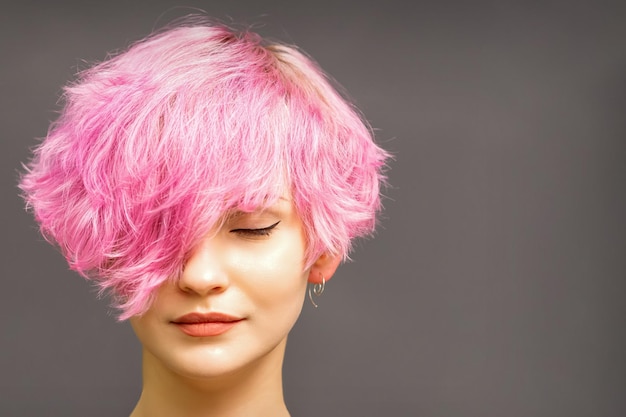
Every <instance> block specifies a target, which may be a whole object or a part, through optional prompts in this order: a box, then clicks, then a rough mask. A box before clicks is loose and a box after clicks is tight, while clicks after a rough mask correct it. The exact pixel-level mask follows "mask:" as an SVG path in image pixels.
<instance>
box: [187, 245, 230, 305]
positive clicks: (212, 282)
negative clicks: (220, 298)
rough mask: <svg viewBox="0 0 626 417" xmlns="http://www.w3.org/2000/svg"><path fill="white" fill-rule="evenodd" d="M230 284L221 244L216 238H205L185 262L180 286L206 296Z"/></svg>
mask: <svg viewBox="0 0 626 417" xmlns="http://www.w3.org/2000/svg"><path fill="white" fill-rule="evenodd" d="M228 285H229V280H228V275H227V273H226V271H225V270H224V268H223V256H221V254H220V251H219V245H218V244H217V242H215V239H204V240H203V241H202V242H200V244H198V246H197V247H196V248H195V249H194V250H193V252H192V253H191V255H190V257H189V258H188V259H187V261H186V262H185V265H184V268H183V271H182V273H181V275H180V279H179V281H178V286H179V288H180V289H181V290H182V291H184V292H186V293H194V294H197V295H201V296H206V295H209V294H211V293H220V292H223V291H225V290H226V288H228Z"/></svg>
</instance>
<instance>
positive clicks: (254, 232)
mask: <svg viewBox="0 0 626 417" xmlns="http://www.w3.org/2000/svg"><path fill="white" fill-rule="evenodd" d="M278 223H280V220H279V221H277V222H276V223H274V224H273V225H271V226H267V227H262V228H260V229H233V230H231V231H230V232H231V233H237V234H241V235H244V236H252V237H257V236H259V237H261V236H269V235H270V234H271V233H272V230H273V229H274V228H275V227H276V226H278Z"/></svg>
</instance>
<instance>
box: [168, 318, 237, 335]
mask: <svg viewBox="0 0 626 417" xmlns="http://www.w3.org/2000/svg"><path fill="white" fill-rule="evenodd" d="M240 321H241V320H238V321H212V322H206V323H174V324H175V325H176V326H177V327H178V328H179V329H180V330H181V331H182V332H183V333H185V334H186V335H188V336H192V337H209V336H219V335H221V334H223V333H226V332H227V331H229V330H230V329H232V328H233V327H234V326H235V325H236V324H237V323H239V322H240Z"/></svg>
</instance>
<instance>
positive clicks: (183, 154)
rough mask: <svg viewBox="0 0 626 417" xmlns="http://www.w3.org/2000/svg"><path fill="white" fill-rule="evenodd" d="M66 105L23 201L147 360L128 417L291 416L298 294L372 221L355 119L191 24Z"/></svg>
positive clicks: (289, 53) (93, 80) (292, 62)
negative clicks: (288, 348)
mask: <svg viewBox="0 0 626 417" xmlns="http://www.w3.org/2000/svg"><path fill="white" fill-rule="evenodd" d="M64 98H65V106H64V109H63V112H62V114H61V116H60V117H59V119H58V120H57V121H56V122H55V123H54V124H53V126H52V127H51V129H50V131H49V133H48V136H47V138H46V139H45V140H44V141H43V142H42V143H41V144H40V145H39V146H38V147H37V149H36V150H35V152H34V157H33V159H32V161H31V162H30V164H29V165H28V170H27V172H26V173H25V175H24V176H23V177H22V179H21V184H20V186H21V188H22V190H23V193H24V197H25V199H26V201H27V204H28V206H29V207H30V208H31V209H32V211H33V212H34V215H35V218H36V220H37V221H38V222H39V223H40V226H41V230H42V233H43V234H44V235H45V236H46V237H47V238H48V239H49V240H50V241H52V242H53V243H55V244H57V245H58V246H59V248H60V249H61V251H62V252H63V254H64V255H65V257H66V258H67V260H68V262H69V264H70V266H71V268H72V269H74V270H76V271H78V272H79V273H81V274H82V275H84V276H85V277H88V278H90V279H93V280H94V281H95V282H97V284H98V285H99V287H100V288H101V290H102V291H103V292H109V293H110V294H111V295H112V296H113V299H114V300H115V305H116V306H117V307H118V308H119V310H120V316H119V317H120V319H121V320H125V319H129V320H130V322H131V324H132V327H133V329H134V330H135V333H136V334H137V337H138V338H139V340H140V342H141V343H142V345H143V390H142V394H141V397H140V399H139V401H138V403H137V405H136V407H135V409H134V411H133V412H132V414H131V417H143V416H150V417H159V416H168V417H171V416H189V417H193V416H208V415H215V416H246V417H251V416H288V415H289V413H288V411H287V408H286V406H285V403H284V401H283V393H282V377H281V368H282V361H283V357H284V351H285V344H286V340H287V334H288V333H289V331H290V329H291V328H292V326H293V324H294V323H295V321H296V320H297V318H298V316H299V314H300V311H301V308H302V303H303V301H304V298H305V296H306V294H307V283H309V284H310V285H311V286H313V289H314V291H313V294H319V293H320V292H321V291H323V288H324V285H325V283H326V282H327V281H328V280H329V279H330V278H331V277H332V276H333V274H334V272H335V270H336V268H337V267H338V265H339V263H340V262H341V260H342V259H345V258H346V257H347V255H348V253H349V251H350V246H351V242H352V240H353V239H354V238H356V237H359V236H364V235H367V234H369V233H371V232H372V231H373V229H374V225H375V216H376V213H377V211H378V210H379V208H380V198H379V185H380V182H381V180H382V174H381V169H382V167H383V166H384V162H385V159H386V157H387V154H386V153H385V152H384V151H383V150H382V149H380V148H379V147H378V146H377V145H375V143H374V142H373V139H372V135H371V133H370V130H369V129H368V127H367V125H366V124H365V123H364V121H363V120H362V118H361V117H360V116H359V114H358V112H357V111H356V110H355V109H354V108H353V107H352V106H351V105H350V103H348V102H347V101H346V100H345V99H343V98H342V97H341V96H340V95H339V94H338V93H337V92H336V91H335V90H334V89H333V88H332V87H331V85H330V84H329V82H328V81H327V79H326V78H325V76H324V74H323V73H322V72H321V70H320V69H319V68H318V67H317V66H316V65H315V64H314V63H313V62H312V61H311V60H310V59H309V58H307V57H306V56H305V55H304V54H302V53H301V52H299V51H298V50H297V49H296V48H294V47H292V46H287V45H282V44H278V43H268V42H266V41H265V40H263V39H261V38H260V37H259V36H258V35H256V34H253V33H250V32H248V31H245V32H243V33H237V32H235V31H233V30H231V29H229V28H227V27H225V26H222V25H213V24H209V23H198V22H197V21H193V22H192V21H190V22H187V23H183V24H179V25H177V26H174V27H170V28H168V29H166V30H163V31H161V32H159V33H155V34H153V35H151V36H150V37H148V38H146V39H144V40H142V41H140V42H138V43H135V44H134V45H132V46H131V47H130V48H129V49H128V50H127V51H125V52H123V53H120V54H119V55H117V56H114V57H112V58H110V59H108V60H107V61H105V62H103V63H101V64H98V65H95V66H94V67H92V68H90V69H88V70H86V71H84V72H82V73H81V74H80V76H79V77H78V80H77V81H76V82H74V83H73V84H71V85H69V86H68V87H67V88H66V90H65V96H64ZM313 294H312V293H311V288H309V292H308V296H309V297H310V298H311V302H313V303H314V304H315V300H314V295H313Z"/></svg>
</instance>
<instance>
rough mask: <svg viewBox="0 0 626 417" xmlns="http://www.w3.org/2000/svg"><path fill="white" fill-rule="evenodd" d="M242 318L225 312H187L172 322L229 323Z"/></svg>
mask: <svg viewBox="0 0 626 417" xmlns="http://www.w3.org/2000/svg"><path fill="white" fill-rule="evenodd" d="M239 320H242V318H241V317H236V316H231V315H230V314H226V313H218V312H213V313H189V314H185V315H183V316H180V317H178V318H176V319H174V320H172V323H184V324H194V323H215V322H222V323H229V322H233V321H239Z"/></svg>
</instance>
